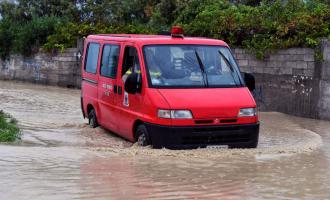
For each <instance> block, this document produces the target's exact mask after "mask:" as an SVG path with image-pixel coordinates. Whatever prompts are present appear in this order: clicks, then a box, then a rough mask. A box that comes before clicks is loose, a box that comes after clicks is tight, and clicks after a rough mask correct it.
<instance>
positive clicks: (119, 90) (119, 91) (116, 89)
mask: <svg viewBox="0 0 330 200" xmlns="http://www.w3.org/2000/svg"><path fill="white" fill-rule="evenodd" d="M122 90H123V89H122V87H121V86H118V85H113V92H114V93H115V94H119V95H121V94H122V93H123V91H122Z"/></svg>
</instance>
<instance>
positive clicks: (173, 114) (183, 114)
mask: <svg viewBox="0 0 330 200" xmlns="http://www.w3.org/2000/svg"><path fill="white" fill-rule="evenodd" d="M158 117H159V118H165V119H192V118H193V117H192V114H191V112H190V110H163V109H159V110H158Z"/></svg>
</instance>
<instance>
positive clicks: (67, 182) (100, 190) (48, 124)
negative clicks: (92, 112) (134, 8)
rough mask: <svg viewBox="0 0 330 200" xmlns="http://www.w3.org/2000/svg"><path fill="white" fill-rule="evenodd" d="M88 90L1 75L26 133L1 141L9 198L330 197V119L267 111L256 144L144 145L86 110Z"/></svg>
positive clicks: (0, 95)
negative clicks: (91, 122) (94, 121)
mask: <svg viewBox="0 0 330 200" xmlns="http://www.w3.org/2000/svg"><path fill="white" fill-rule="evenodd" d="M79 98H80V91H79V90H72V89H64V88H57V87H49V86H40V85H33V84H27V83H15V82H6V81H0V109H2V110H4V111H5V112H8V113H10V114H12V115H13V116H14V117H15V118H17V119H18V121H19V126H20V127H21V129H22V132H23V137H22V141H21V142H19V143H16V144H12V145H6V144H0V199H1V200H2V199H192V198H196V199H330V122H329V121H320V120H311V119H304V118H298V117H292V116H289V115H285V114H281V113H275V112H274V113H261V133H260V134H261V135H260V144H259V147H258V148H257V149H254V150H253V149H252V150H235V149H234V150H226V149H208V150H207V149H199V150H187V151H171V150H166V149H161V150H154V149H150V148H142V147H138V146H136V145H132V144H131V143H129V142H127V141H125V140H123V139H121V138H119V137H117V136H115V135H114V134H112V133H110V132H109V131H106V130H104V129H102V128H97V129H91V128H89V127H88V125H87V121H86V120H83V118H82V115H81V111H80V99H79Z"/></svg>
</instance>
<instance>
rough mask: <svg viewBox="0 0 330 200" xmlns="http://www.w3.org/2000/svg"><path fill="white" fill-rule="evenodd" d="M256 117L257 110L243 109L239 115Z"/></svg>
mask: <svg viewBox="0 0 330 200" xmlns="http://www.w3.org/2000/svg"><path fill="white" fill-rule="evenodd" d="M256 115H257V109H256V108H241V109H240V110H239V113H238V116H239V117H253V116H256Z"/></svg>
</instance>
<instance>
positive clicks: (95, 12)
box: [0, 0, 330, 58]
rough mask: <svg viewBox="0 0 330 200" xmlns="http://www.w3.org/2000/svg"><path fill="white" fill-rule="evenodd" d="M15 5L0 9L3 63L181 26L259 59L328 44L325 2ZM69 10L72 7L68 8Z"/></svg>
mask: <svg viewBox="0 0 330 200" xmlns="http://www.w3.org/2000/svg"><path fill="white" fill-rule="evenodd" d="M17 1H18V2H19V6H15V5H14V6H13V5H11V6H10V5H8V3H7V4H1V3H0V14H2V16H3V19H0V56H1V57H2V58H5V57H7V56H8V55H9V54H10V53H11V52H18V53H22V54H24V55H28V54H30V53H31V52H35V51H37V50H38V48H39V47H40V46H42V47H43V48H44V49H46V50H48V51H51V50H52V49H59V50H64V49H65V48H68V47H75V46H76V40H77V38H81V37H85V36H87V35H89V34H97V33H146V34H151V33H157V32H160V31H164V29H165V30H166V31H168V30H169V29H170V27H171V26H172V25H181V26H183V27H184V29H185V33H186V34H187V35H191V36H204V37H211V38H217V39H222V40H224V41H226V42H227V43H229V44H230V45H231V46H232V47H241V48H246V49H250V50H251V51H253V52H255V53H256V54H257V56H258V57H259V58H263V57H264V56H265V55H266V54H267V53H268V52H271V51H272V50H274V49H279V48H289V47H312V48H315V47H317V46H318V45H319V38H321V37H328V38H330V5H329V1H328V0H286V1H283V0H263V1H259V0H258V1H257V0H181V1H178V0H134V1H131V0H122V1H119V0H110V1H81V2H83V3H80V4H74V3H72V2H71V1H70V2H71V3H66V4H61V3H59V2H57V3H58V4H59V5H57V3H56V5H55V3H54V2H52V1H49V2H48V4H50V5H46V6H45V5H44V4H45V3H46V4H47V2H43V3H42V4H40V5H42V7H45V8H51V9H50V12H44V11H38V9H40V8H39V7H35V8H30V7H28V8H25V7H24V5H25V4H23V3H24V2H25V1H24V0H17ZM21 2H23V3H21ZM20 3H21V4H20ZM52 4H54V5H52ZM1 5H5V6H2V7H1ZM38 5H39V4H38ZM68 5H70V6H71V7H72V6H74V5H75V6H76V7H75V8H67V7H68ZM58 6H60V7H58ZM32 7H33V6H32ZM23 8H24V9H23ZM58 8H61V9H58ZM6 9H7V10H6ZM13 10H14V11H15V12H13ZM52 10H54V11H52ZM62 10H63V12H61V11H62ZM15 13H16V14H15ZM35 13H37V15H36V14H35ZM66 13H68V14H66ZM36 16H38V17H36ZM56 16H58V17H56ZM64 16H67V17H64ZM70 16H71V17H70Z"/></svg>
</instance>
